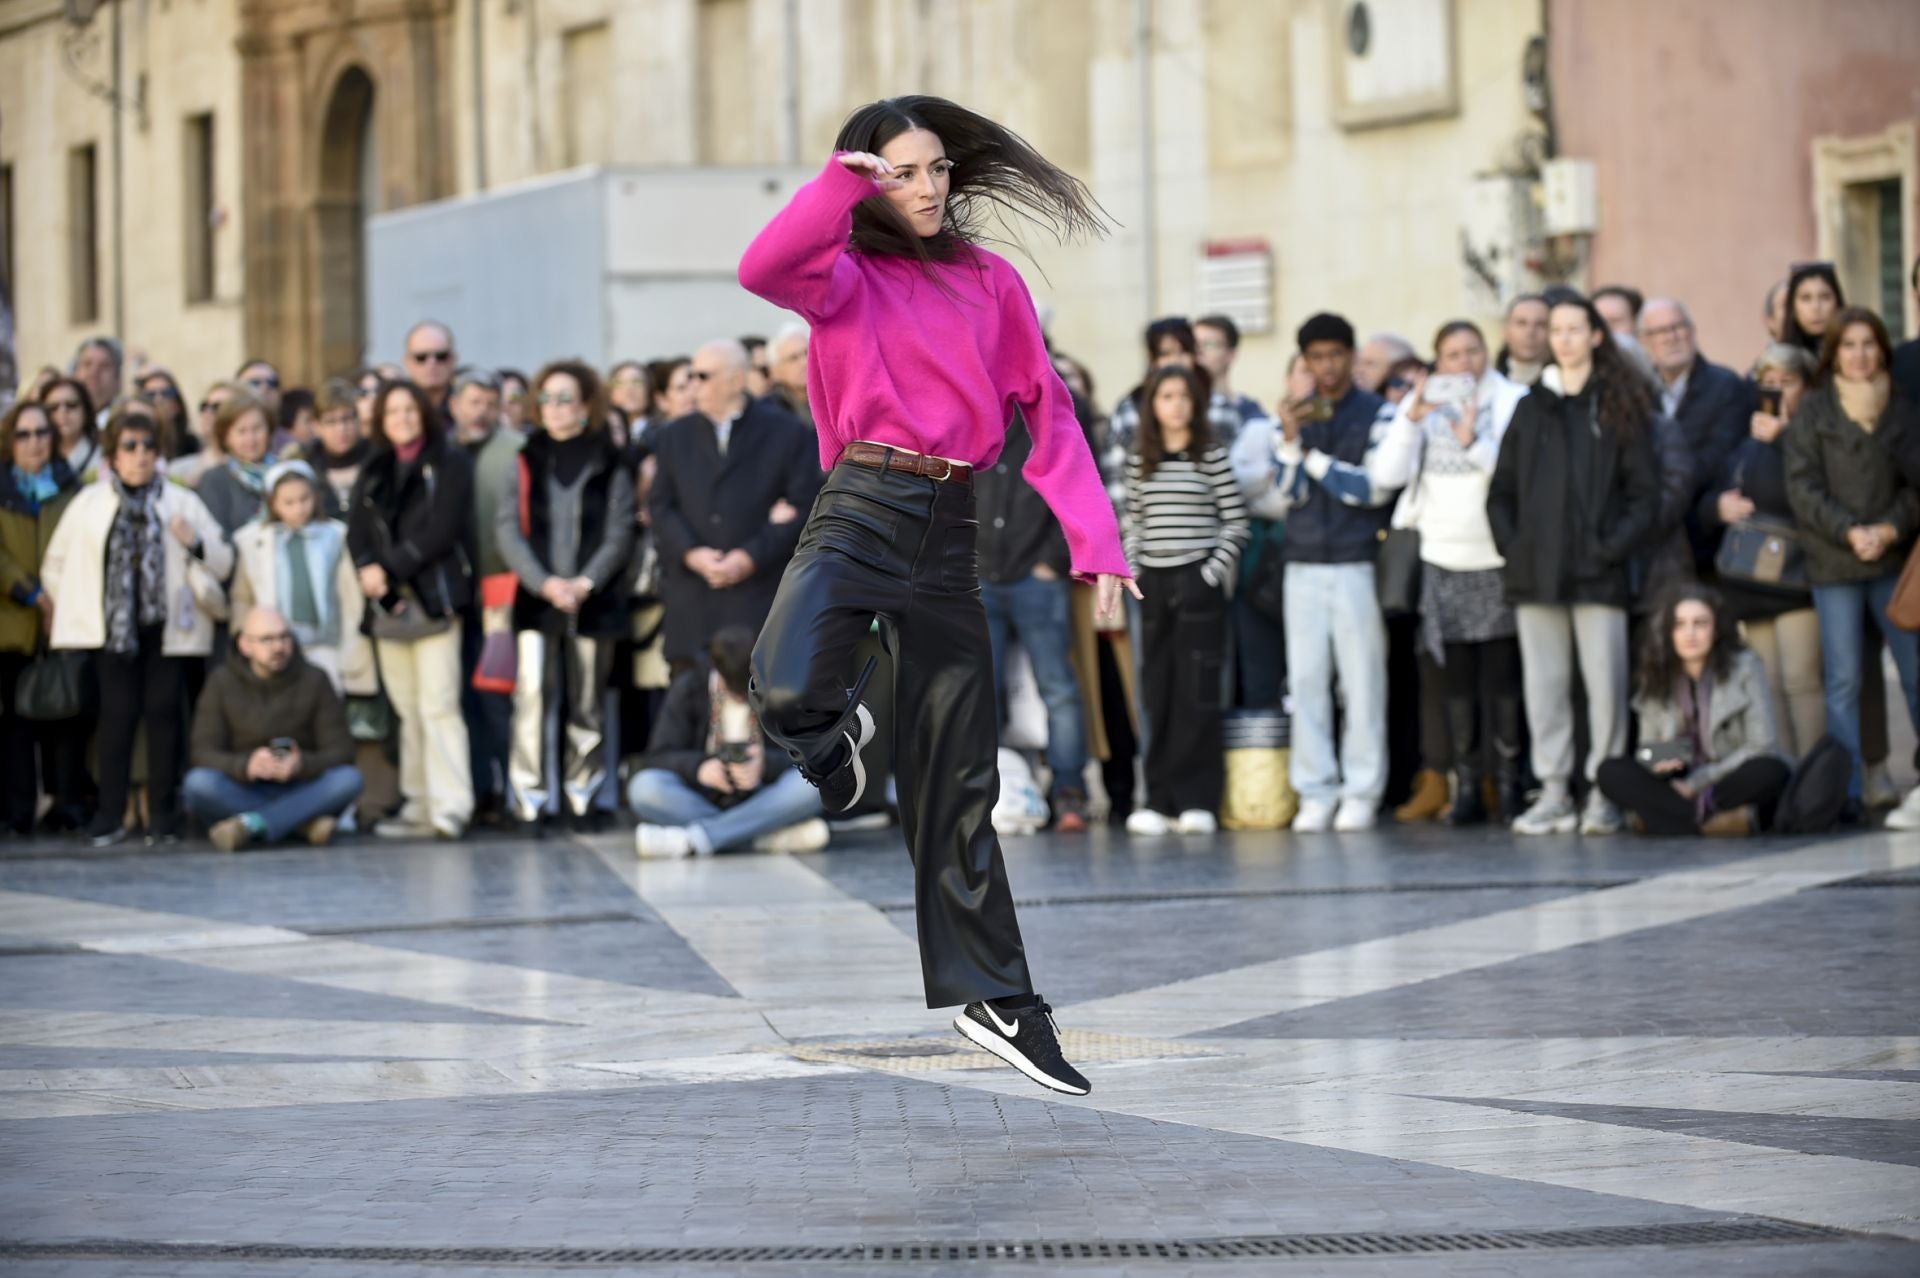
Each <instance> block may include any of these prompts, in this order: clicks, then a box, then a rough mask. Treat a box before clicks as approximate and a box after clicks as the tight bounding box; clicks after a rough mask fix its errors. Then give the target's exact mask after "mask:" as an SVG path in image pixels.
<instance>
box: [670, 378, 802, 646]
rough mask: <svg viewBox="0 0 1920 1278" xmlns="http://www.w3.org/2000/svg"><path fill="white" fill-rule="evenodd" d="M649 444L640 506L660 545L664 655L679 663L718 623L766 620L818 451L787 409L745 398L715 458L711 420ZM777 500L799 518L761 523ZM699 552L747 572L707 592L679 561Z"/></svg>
mask: <svg viewBox="0 0 1920 1278" xmlns="http://www.w3.org/2000/svg"><path fill="white" fill-rule="evenodd" d="M652 443H653V453H654V458H655V464H656V465H657V466H658V470H657V471H656V472H655V474H654V479H653V490H652V492H651V493H650V494H649V497H648V501H647V509H648V510H649V511H650V512H651V514H652V516H653V535H654V537H655V538H656V540H657V543H658V545H659V548H660V567H661V580H662V584H661V596H662V599H663V601H664V602H665V604H666V613H667V616H666V656H667V659H668V660H669V661H685V660H691V659H692V658H694V657H696V656H698V655H699V654H700V652H701V651H703V650H704V648H705V647H706V642H707V639H708V638H709V637H710V636H711V635H712V634H713V632H714V631H716V630H718V629H720V628H721V627H722V626H731V625H741V626H748V627H750V628H752V629H753V630H754V631H756V632H757V631H758V630H759V629H760V627H761V626H762V625H763V624H764V623H765V622H766V619H767V611H768V609H770V608H771V607H772V606H773V594H774V591H775V590H776V589H777V588H778V587H779V585H780V575H781V573H783V572H785V571H786V567H787V561H788V560H789V559H792V558H793V551H794V547H795V546H796V545H798V544H799V541H800V529H801V527H802V525H803V524H804V522H805V520H806V516H807V512H808V511H809V510H810V509H812V507H813V499H814V498H815V497H816V496H818V495H819V492H820V484H821V480H822V476H821V474H820V460H819V457H820V452H819V450H820V445H819V441H818V440H816V439H815V438H814V436H813V434H812V432H810V431H809V430H807V428H806V427H805V426H802V425H801V424H800V422H799V420H798V419H797V418H795V417H794V416H793V414H792V413H789V412H787V411H786V410H785V409H784V408H782V407H780V406H779V405H778V404H776V403H773V402H772V401H771V400H768V399H757V400H752V401H750V402H749V403H748V404H747V408H746V411H745V412H743V413H742V414H741V415H740V416H739V417H738V418H737V419H736V420H735V421H734V423H733V431H732V434H731V435H730V437H729V438H728V441H727V451H726V455H725V456H724V457H723V456H721V454H720V447H719V444H718V442H717V441H716V438H715V435H714V427H713V423H712V422H710V421H709V420H707V418H705V417H703V416H701V415H700V414H699V413H692V414H689V415H688V416H686V417H682V418H680V419H679V420H678V421H675V422H671V423H669V424H668V425H666V426H664V427H662V428H661V429H660V430H659V431H658V432H657V433H656V434H655V435H654V436H653V441H652ZM783 499H784V500H785V501H786V502H787V504H788V505H790V506H792V507H794V509H796V510H798V511H799V512H800V515H799V518H796V519H794V520H793V521H792V522H790V523H784V524H775V523H769V522H768V520H767V515H768V512H770V511H771V510H772V509H773V505H774V503H775V502H777V501H781V500H783ZM699 546H710V547H712V548H713V549H715V550H719V551H723V552H724V551H728V550H736V549H737V550H744V551H746V552H747V554H748V556H749V557H751V558H752V560H753V575H752V576H750V577H748V578H747V579H746V580H745V581H743V582H741V583H740V584H739V585H737V586H734V587H732V588H730V589H727V590H715V589H713V588H712V587H710V586H708V585H707V583H706V579H705V578H703V577H701V576H699V575H698V574H696V573H695V572H694V571H693V570H692V569H691V568H688V567H687V565H686V555H687V552H688V551H689V550H693V549H695V548H696V547H699Z"/></svg>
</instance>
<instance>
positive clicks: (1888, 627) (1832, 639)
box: [1813, 569, 1920, 799]
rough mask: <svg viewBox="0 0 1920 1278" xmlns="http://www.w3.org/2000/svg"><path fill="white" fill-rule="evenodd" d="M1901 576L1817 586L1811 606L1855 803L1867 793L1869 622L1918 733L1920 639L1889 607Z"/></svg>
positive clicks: (1831, 722) (1830, 725)
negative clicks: (1864, 711)
mask: <svg viewBox="0 0 1920 1278" xmlns="http://www.w3.org/2000/svg"><path fill="white" fill-rule="evenodd" d="M1899 580H1900V573H1899V570H1898V569H1896V570H1895V571H1893V572H1891V573H1889V574H1887V575H1886V576H1884V577H1876V578H1875V579H1874V580H1872V581H1854V582H1848V583H1846V584H1844V585H1838V586H1815V587H1814V588H1813V606H1814V607H1815V608H1816V609H1818V610H1819V613H1820V674H1821V681H1822V682H1823V683H1824V684H1825V685H1826V690H1827V731H1828V732H1829V733H1831V734H1832V735H1833V738H1834V739H1835V740H1836V741H1838V742H1839V743H1840V744H1841V745H1843V746H1845V747H1846V748H1847V753H1849V754H1851V755H1852V756H1853V779H1852V780H1851V781H1849V782H1848V783H1847V795H1848V797H1849V798H1854V799H1857V798H1859V797H1860V796H1861V794H1862V793H1863V791H1864V790H1865V781H1864V772H1863V769H1862V768H1861V764H1860V661H1861V648H1862V647H1863V645H1864V643H1865V640H1866V630H1867V617H1868V616H1869V615H1871V616H1872V617H1873V624H1874V625H1876V626H1878V627H1879V629H1880V634H1881V637H1882V638H1884V639H1885V640H1886V641H1887V651H1888V652H1890V653H1892V654H1893V665H1894V668H1895V669H1896V670H1898V671H1899V672H1900V689H1901V691H1902V692H1904V693H1905V694H1906V700H1907V716H1908V718H1909V719H1911V720H1912V722H1913V725H1914V729H1915V730H1916V731H1920V635H1915V634H1913V633H1912V632H1911V631H1907V630H1902V629H1900V627H1898V626H1896V625H1894V624H1893V623H1892V622H1891V621H1889V620H1888V619H1887V604H1888V603H1889V602H1890V601H1891V600H1892V599H1893V588H1894V586H1895V585H1897V584H1898V583H1899Z"/></svg>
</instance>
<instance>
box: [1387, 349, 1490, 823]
mask: <svg viewBox="0 0 1920 1278" xmlns="http://www.w3.org/2000/svg"><path fill="white" fill-rule="evenodd" d="M1526 393H1527V388H1526V387H1525V386H1522V385H1520V384H1518V383H1517V382H1512V381H1509V380H1507V378H1505V377H1503V376H1502V375H1501V374H1500V372H1499V371H1498V370H1496V369H1494V368H1493V367H1491V366H1490V365H1489V363H1488V360H1487V343H1486V339H1485V338H1484V337H1482V336H1481V334H1480V329H1479V328H1478V327H1477V326H1476V325H1475V324H1473V323H1472V322H1471V321H1470V320H1451V321H1449V322H1448V323H1446V324H1443V325H1441V326H1440V331H1439V332H1438V333H1437V334H1435V336H1434V339H1433V372H1432V373H1431V374H1424V373H1423V374H1419V375H1417V376H1416V378H1415V384H1414V387H1413V389H1412V390H1410V391H1408V392H1407V394H1406V395H1405V396H1404V397H1403V398H1402V399H1401V400H1400V403H1399V405H1398V407H1397V408H1396V409H1395V410H1394V418H1393V423H1392V425H1390V426H1389V427H1388V428H1387V433H1386V437H1385V438H1384V439H1382V440H1381V442H1380V446H1379V447H1378V448H1376V449H1375V450H1374V451H1373V454H1372V456H1371V457H1370V458H1369V459H1368V463H1367V477H1368V478H1369V479H1370V480H1372V481H1373V486H1374V488H1375V490H1376V491H1380V490H1391V489H1395V488H1398V489H1400V490H1401V491H1400V499H1399V501H1398V503H1397V504H1396V505H1395V507H1394V511H1393V527H1395V528H1411V529H1414V530H1415V531H1417V532H1418V533H1419V534H1420V677H1421V679H1422V680H1432V681H1434V682H1435V683H1436V684H1438V685H1439V687H1441V688H1442V689H1444V691H1445V695H1444V698H1443V704H1444V705H1445V707H1446V719H1445V724H1444V727H1445V732H1444V733H1440V732H1429V733H1424V734H1423V736H1425V737H1427V738H1429V739H1434V740H1435V744H1434V745H1432V746H1430V747H1428V752H1429V753H1437V752H1438V748H1439V745H1440V744H1445V745H1446V746H1447V751H1446V756H1445V757H1450V758H1451V759H1452V760H1453V773H1452V776H1451V777H1450V778H1449V784H1448V790H1449V792H1450V802H1449V804H1448V807H1447V809H1446V811H1445V813H1444V814H1443V815H1442V817H1441V819H1442V820H1444V821H1446V822H1447V823H1448V824H1450V825H1470V824H1474V823H1476V822H1480V821H1485V820H1486V819H1487V817H1488V812H1487V808H1486V803H1485V800H1484V798H1483V796H1482V792H1481V780H1482V778H1483V777H1484V776H1485V775H1486V773H1487V767H1488V764H1489V763H1490V764H1491V765H1492V770H1493V775H1494V778H1495V782H1496V793H1497V803H1498V807H1499V810H1498V811H1496V812H1495V813H1494V815H1495V816H1496V817H1498V818H1503V819H1510V818H1511V817H1512V816H1514V815H1515V814H1516V813H1517V811H1518V808H1517V806H1516V804H1517V800H1518V799H1519V771H1520V645H1519V641H1518V639H1517V638H1516V637H1515V626H1514V615H1513V609H1512V608H1511V607H1510V606H1509V605H1508V604H1507V600H1506V588H1505V585H1504V584H1503V582H1502V579H1501V573H1500V570H1501V567H1502V565H1503V564H1504V563H1505V560H1503V559H1502V558H1501V557H1500V552H1499V551H1498V550H1497V549H1495V547H1494V544H1493V529H1492V528H1491V527H1490V526H1489V525H1488V523H1487V489H1488V486H1489V485H1490V484H1491V483H1492V481H1493V469H1494V466H1495V464H1496V463H1497V462H1498V461H1499V460H1500V441H1501V439H1502V438H1503V437H1504V436H1505V435H1506V433H1507V424H1508V423H1509V422H1511V421H1512V420H1513V410H1514V408H1515V407H1516V406H1517V405H1518V404H1519V403H1520V400H1521V399H1522V398H1523V397H1524V396H1525V395H1526ZM1422 701H1423V703H1425V704H1430V702H1428V701H1427V699H1426V698H1423V699H1422ZM1432 726H1433V727H1435V728H1438V727H1440V726H1441V725H1432ZM1489 756H1491V757H1489ZM1436 762H1437V760H1436ZM1508 809H1512V810H1511V811H1509V810H1508Z"/></svg>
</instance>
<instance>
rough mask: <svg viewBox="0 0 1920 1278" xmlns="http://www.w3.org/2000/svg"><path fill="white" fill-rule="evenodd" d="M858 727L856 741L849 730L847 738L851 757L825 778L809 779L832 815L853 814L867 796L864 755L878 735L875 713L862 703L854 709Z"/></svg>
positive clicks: (846, 734)
mask: <svg viewBox="0 0 1920 1278" xmlns="http://www.w3.org/2000/svg"><path fill="white" fill-rule="evenodd" d="M853 719H854V724H855V726H856V727H857V728H859V736H858V737H857V738H856V737H855V735H854V733H853V731H852V730H851V729H849V730H848V731H847V732H846V733H845V734H844V735H845V737H846V741H847V757H846V758H845V759H844V760H842V761H841V763H840V766H839V767H837V768H835V769H834V770H833V771H831V772H829V773H827V774H826V775H825V776H823V777H811V776H810V777H808V778H807V780H809V781H811V782H813V784H814V785H815V786H817V787H819V790H820V806H821V807H823V808H825V809H826V810H827V813H828V815H833V814H835V813H839V812H848V811H851V810H852V809H853V807H854V805H855V804H857V803H859V802H860V796H861V795H863V794H865V793H866V792H867V765H866V761H865V760H863V759H862V758H861V757H860V752H861V751H862V750H864V749H866V748H867V743H868V742H870V741H872V740H873V737H874V733H875V731H876V729H875V727H874V723H873V712H872V711H870V710H868V709H867V703H866V702H864V701H863V702H861V703H860V704H858V705H856V706H854V708H853Z"/></svg>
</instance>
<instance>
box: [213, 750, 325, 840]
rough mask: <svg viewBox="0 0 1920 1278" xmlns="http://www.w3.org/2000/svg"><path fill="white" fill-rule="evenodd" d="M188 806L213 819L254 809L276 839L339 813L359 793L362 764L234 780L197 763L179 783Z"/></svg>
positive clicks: (241, 813)
mask: <svg viewBox="0 0 1920 1278" xmlns="http://www.w3.org/2000/svg"><path fill="white" fill-rule="evenodd" d="M180 794H181V797H182V798H183V799H185V801H186V805H187V811H189V812H191V813H193V814H194V815H195V816H197V817H199V818H200V819H201V820H202V821H205V822H206V823H207V824H209V825H211V824H213V823H214V822H215V821H224V820H226V819H227V818H228V817H234V816H241V815H243V814H245V813H248V812H252V813H255V814H257V815H258V816H259V818H260V819H261V820H262V821H263V822H265V823H266V827H267V842H269V843H276V842H278V841H279V840H281V839H284V838H286V837H287V836H288V835H289V834H292V833H293V832H294V831H295V830H298V829H299V828H300V827H301V826H303V825H305V824H306V823H307V822H309V821H311V820H313V819H314V818H315V817H323V816H339V815H340V814H341V813H342V812H344V811H346V809H347V805H348V804H350V803H352V802H353V801H354V800H355V799H357V798H359V797H360V769H358V768H356V767H353V766H352V765H351V764H345V763H343V764H341V765H340V766H338V767H333V768H328V769H327V770H326V771H325V772H322V773H321V774H320V775H319V776H317V777H315V778H314V779H313V780H311V781H287V782H279V781H235V780H234V779H233V778H232V777H230V776H228V775H227V774H226V773H224V772H218V771H216V770H214V769H213V768H194V769H192V770H191V771H189V772H188V773H187V779H186V780H185V781H183V782H182V783H181V785H180Z"/></svg>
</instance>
